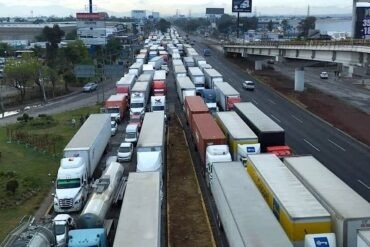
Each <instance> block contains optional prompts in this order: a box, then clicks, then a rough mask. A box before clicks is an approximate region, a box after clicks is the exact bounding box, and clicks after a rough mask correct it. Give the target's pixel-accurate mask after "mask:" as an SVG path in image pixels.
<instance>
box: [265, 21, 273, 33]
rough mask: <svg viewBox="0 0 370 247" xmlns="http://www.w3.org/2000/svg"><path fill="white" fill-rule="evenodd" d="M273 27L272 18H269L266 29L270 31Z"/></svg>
mask: <svg viewBox="0 0 370 247" xmlns="http://www.w3.org/2000/svg"><path fill="white" fill-rule="evenodd" d="M273 28H274V24H273V23H272V20H270V21H269V22H268V23H267V29H268V30H269V31H270V32H271V31H272V29H273Z"/></svg>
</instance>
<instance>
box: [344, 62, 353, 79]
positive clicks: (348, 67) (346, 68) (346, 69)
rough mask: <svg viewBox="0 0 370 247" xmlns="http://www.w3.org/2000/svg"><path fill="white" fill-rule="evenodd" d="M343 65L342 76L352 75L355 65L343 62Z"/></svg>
mask: <svg viewBox="0 0 370 247" xmlns="http://www.w3.org/2000/svg"><path fill="white" fill-rule="evenodd" d="M343 67H344V76H345V77H350V78H351V77H352V76H353V71H354V69H355V66H353V65H349V64H344V65H343Z"/></svg>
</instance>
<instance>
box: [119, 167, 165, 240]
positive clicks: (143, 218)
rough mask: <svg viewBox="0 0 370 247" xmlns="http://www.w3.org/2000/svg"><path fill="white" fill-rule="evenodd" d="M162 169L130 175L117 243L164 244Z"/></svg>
mask: <svg viewBox="0 0 370 247" xmlns="http://www.w3.org/2000/svg"><path fill="white" fill-rule="evenodd" d="M160 176H161V175H160V173H159V172H145V173H134V172H131V173H130V174H129V176H128V181H127V186H126V192H125V197H124V199H123V203H122V207H121V213H120V216H119V220H118V225H117V230H116V236H115V238H114V243H113V247H122V246H130V247H143V246H145V247H160V246H161V188H160V187H161V185H160V183H161V182H160V181H161V179H160Z"/></svg>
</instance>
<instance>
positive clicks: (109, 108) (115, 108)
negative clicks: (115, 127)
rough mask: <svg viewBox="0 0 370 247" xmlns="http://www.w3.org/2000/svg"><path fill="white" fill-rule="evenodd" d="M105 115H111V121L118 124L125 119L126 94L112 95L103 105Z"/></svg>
mask: <svg viewBox="0 0 370 247" xmlns="http://www.w3.org/2000/svg"><path fill="white" fill-rule="evenodd" d="M104 107H105V108H104V109H105V111H104V112H106V113H110V114H111V119H112V120H115V121H116V122H120V121H122V120H123V118H124V117H125V113H126V109H127V94H126V93H122V94H113V95H111V96H110V97H109V98H108V99H107V100H106V101H105V105H104Z"/></svg>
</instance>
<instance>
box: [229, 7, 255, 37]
mask: <svg viewBox="0 0 370 247" xmlns="http://www.w3.org/2000/svg"><path fill="white" fill-rule="evenodd" d="M232 12H234V13H235V12H236V13H238V17H237V21H236V38H237V39H239V15H240V12H243V13H250V12H252V0H232Z"/></svg>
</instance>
